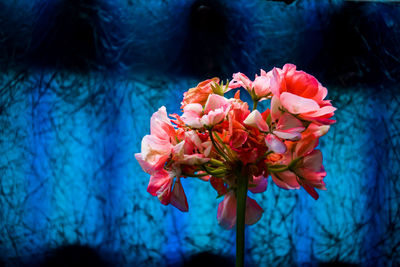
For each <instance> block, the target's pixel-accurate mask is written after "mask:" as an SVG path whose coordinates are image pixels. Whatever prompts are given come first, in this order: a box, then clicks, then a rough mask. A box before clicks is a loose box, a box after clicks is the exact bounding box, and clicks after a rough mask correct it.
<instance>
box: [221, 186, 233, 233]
mask: <svg viewBox="0 0 400 267" xmlns="http://www.w3.org/2000/svg"><path fill="white" fill-rule="evenodd" d="M217 219H218V223H219V224H220V225H221V226H222V227H224V228H225V229H231V228H232V227H233V226H235V224H236V197H235V193H234V192H233V191H230V192H228V193H227V194H226V195H225V197H224V200H223V201H222V202H221V203H219V205H218V214H217Z"/></svg>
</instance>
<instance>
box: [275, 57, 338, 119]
mask: <svg viewBox="0 0 400 267" xmlns="http://www.w3.org/2000/svg"><path fill="white" fill-rule="evenodd" d="M277 81H278V84H279V86H277V87H271V92H272V94H273V97H272V103H271V109H272V118H273V119H274V117H275V116H276V114H277V112H278V110H279V107H283V108H284V109H286V110H287V111H288V112H290V113H291V114H295V115H298V116H299V118H301V119H303V120H308V121H315V122H318V123H320V124H332V123H334V122H335V121H334V120H331V119H330V118H331V117H332V116H333V114H334V113H333V112H334V111H335V110H336V108H334V107H333V106H332V104H331V103H330V100H324V98H325V97H326V95H327V93H328V91H327V90H326V88H325V87H323V86H322V85H321V84H320V83H319V82H318V81H317V79H315V78H314V76H312V75H310V74H307V73H305V72H303V71H297V70H296V66H295V65H292V64H286V65H285V66H283V68H282V69H277Z"/></svg>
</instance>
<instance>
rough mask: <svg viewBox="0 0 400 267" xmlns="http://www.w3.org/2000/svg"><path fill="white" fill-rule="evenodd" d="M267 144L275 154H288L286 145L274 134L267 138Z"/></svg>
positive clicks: (268, 135)
mask: <svg viewBox="0 0 400 267" xmlns="http://www.w3.org/2000/svg"><path fill="white" fill-rule="evenodd" d="M265 143H266V144H267V146H268V148H269V150H272V151H274V152H275V153H279V154H283V153H285V152H286V146H285V144H284V143H283V142H282V141H281V140H279V138H278V137H276V136H275V135H273V134H267V136H266V137H265Z"/></svg>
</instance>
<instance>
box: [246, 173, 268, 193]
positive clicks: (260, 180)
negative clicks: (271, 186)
mask: <svg viewBox="0 0 400 267" xmlns="http://www.w3.org/2000/svg"><path fill="white" fill-rule="evenodd" d="M252 185H255V187H249V191H250V192H252V193H253V194H256V193H262V192H265V190H267V185H268V179H267V178H266V177H264V176H263V175H260V176H254V177H253V183H252Z"/></svg>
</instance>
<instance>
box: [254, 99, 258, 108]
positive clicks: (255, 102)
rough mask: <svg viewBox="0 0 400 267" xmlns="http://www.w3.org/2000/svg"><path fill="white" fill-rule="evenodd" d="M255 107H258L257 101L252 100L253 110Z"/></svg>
mask: <svg viewBox="0 0 400 267" xmlns="http://www.w3.org/2000/svg"><path fill="white" fill-rule="evenodd" d="M257 105H258V100H256V99H254V98H253V110H256V109H257Z"/></svg>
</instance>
